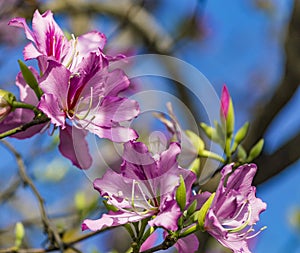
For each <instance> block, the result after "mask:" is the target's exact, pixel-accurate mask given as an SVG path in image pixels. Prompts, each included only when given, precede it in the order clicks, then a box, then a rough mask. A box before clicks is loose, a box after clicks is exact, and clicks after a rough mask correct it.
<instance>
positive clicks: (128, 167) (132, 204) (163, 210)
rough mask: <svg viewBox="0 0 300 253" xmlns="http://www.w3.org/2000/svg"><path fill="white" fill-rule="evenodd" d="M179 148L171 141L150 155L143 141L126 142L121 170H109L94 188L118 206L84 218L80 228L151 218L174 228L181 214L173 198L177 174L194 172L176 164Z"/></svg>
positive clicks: (190, 177)
mask: <svg viewBox="0 0 300 253" xmlns="http://www.w3.org/2000/svg"><path fill="white" fill-rule="evenodd" d="M179 152H180V147H179V145H178V144H177V143H171V144H170V146H169V149H167V150H166V151H164V152H162V153H161V154H160V155H155V156H154V157H152V155H151V154H150V153H149V151H148V149H147V147H146V146H145V145H144V144H143V143H140V142H128V143H126V144H125V145H124V155H123V159H124V160H123V163H122V165H121V173H120V174H119V173H116V172H114V171H111V170H109V171H107V172H106V173H105V174H104V176H103V177H102V178H101V179H96V180H95V181H94V188H95V189H96V190H98V191H99V192H100V195H101V196H102V197H104V198H106V199H107V203H108V204H110V205H113V206H114V207H116V208H117V209H118V210H117V211H109V212H108V213H107V214H103V215H102V217H101V218H100V219H98V220H90V219H86V220H85V221H84V222H83V224H82V229H83V230H86V229H90V230H92V231H96V230H101V229H104V228H106V227H111V226H119V225H124V224H126V223H130V222H136V221H140V220H143V219H145V218H149V219H150V218H151V219H150V220H149V221H148V224H149V225H150V226H156V227H162V228H164V229H167V230H172V231H176V230H177V229H178V224H177V223H178V218H179V217H180V216H181V214H182V212H181V210H180V208H179V206H178V204H177V202H176V199H175V192H176V189H177V187H178V185H179V181H180V175H181V176H182V177H183V178H184V179H186V180H188V181H193V180H195V174H194V173H193V172H191V171H188V170H185V169H181V168H179V166H178V163H177V160H176V157H177V155H178V154H179Z"/></svg>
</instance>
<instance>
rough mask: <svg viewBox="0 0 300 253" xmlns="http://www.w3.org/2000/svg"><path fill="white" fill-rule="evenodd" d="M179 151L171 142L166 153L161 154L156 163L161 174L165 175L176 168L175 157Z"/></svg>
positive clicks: (178, 147) (175, 144)
mask: <svg viewBox="0 0 300 253" xmlns="http://www.w3.org/2000/svg"><path fill="white" fill-rule="evenodd" d="M180 151H181V149H180V145H179V144H178V143H175V142H173V143H171V144H170V146H169V148H168V149H167V150H166V151H164V152H162V153H161V155H160V160H159V161H158V167H159V171H160V173H161V174H164V173H167V172H168V171H169V170H172V169H174V168H178V163H177V156H178V154H179V153H180Z"/></svg>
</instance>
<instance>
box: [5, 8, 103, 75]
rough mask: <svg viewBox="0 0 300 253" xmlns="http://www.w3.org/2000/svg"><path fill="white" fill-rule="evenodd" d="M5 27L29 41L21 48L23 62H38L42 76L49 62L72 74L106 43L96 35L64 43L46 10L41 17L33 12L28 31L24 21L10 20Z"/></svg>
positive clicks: (51, 15)
mask: <svg viewBox="0 0 300 253" xmlns="http://www.w3.org/2000/svg"><path fill="white" fill-rule="evenodd" d="M9 25H11V26H15V27H21V28H23V29H24V31H25V35H26V37H27V39H29V40H30V41H31V43H29V44H28V45H27V46H26V47H25V48H24V51H23V54H24V59H25V60H29V59H38V62H39V67H40V69H41V71H42V73H44V72H45V70H46V68H47V65H48V60H49V59H50V60H53V61H57V62H59V63H61V64H63V65H64V66H66V67H68V68H69V69H71V70H72V69H73V68H75V67H76V65H77V64H79V63H80V62H81V60H82V59H83V58H84V57H86V56H87V55H88V54H89V53H90V52H99V50H102V49H103V47H104V45H105V43H106V37H105V35H104V34H102V33H99V32H96V31H93V32H90V33H86V34H84V35H81V36H79V37H78V38H75V37H74V36H73V38H72V39H71V40H68V39H67V38H66V37H65V35H64V33H63V31H62V30H61V28H60V27H59V26H58V24H57V23H56V22H55V20H54V19H53V14H52V12H51V11H49V10H48V11H46V12H45V13H43V14H42V15H41V14H40V13H39V11H38V10H36V11H35V13H34V15H33V19H32V30H31V29H30V28H29V27H28V25H27V24H26V20H25V19H24V18H14V19H12V20H11V21H10V22H9Z"/></svg>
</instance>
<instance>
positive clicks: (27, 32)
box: [8, 18, 35, 42]
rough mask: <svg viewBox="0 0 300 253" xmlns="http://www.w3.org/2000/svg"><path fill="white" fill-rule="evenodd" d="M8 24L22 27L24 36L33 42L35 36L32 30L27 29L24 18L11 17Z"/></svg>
mask: <svg viewBox="0 0 300 253" xmlns="http://www.w3.org/2000/svg"><path fill="white" fill-rule="evenodd" d="M8 25H10V26H15V27H20V28H23V29H24V32H25V35H26V38H27V39H29V40H31V41H33V42H35V36H34V34H33V32H32V31H31V30H30V29H29V27H28V25H27V23H26V20H25V18H13V19H12V20H10V21H9V23H8Z"/></svg>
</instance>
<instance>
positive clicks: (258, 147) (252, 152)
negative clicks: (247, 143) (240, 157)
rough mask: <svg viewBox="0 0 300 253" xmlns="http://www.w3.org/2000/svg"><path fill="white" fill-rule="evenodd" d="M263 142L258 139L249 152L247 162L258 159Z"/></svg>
mask: <svg viewBox="0 0 300 253" xmlns="http://www.w3.org/2000/svg"><path fill="white" fill-rule="evenodd" d="M263 146H264V140H263V139H260V140H259V141H258V142H257V143H256V144H255V145H254V146H253V147H252V149H251V150H250V152H249V156H248V157H247V162H251V161H253V160H254V159H255V158H256V157H258V156H259V155H260V153H261V151H262V149H263Z"/></svg>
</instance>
